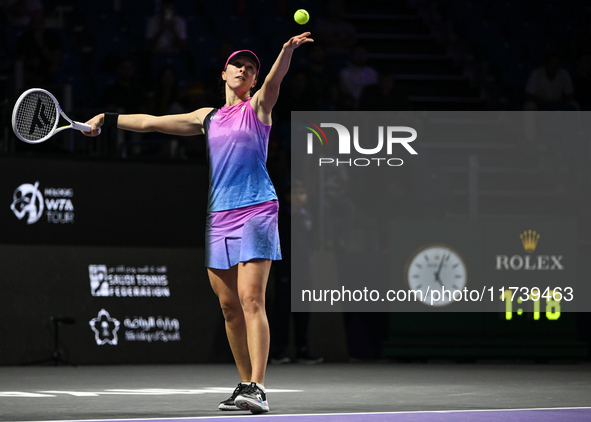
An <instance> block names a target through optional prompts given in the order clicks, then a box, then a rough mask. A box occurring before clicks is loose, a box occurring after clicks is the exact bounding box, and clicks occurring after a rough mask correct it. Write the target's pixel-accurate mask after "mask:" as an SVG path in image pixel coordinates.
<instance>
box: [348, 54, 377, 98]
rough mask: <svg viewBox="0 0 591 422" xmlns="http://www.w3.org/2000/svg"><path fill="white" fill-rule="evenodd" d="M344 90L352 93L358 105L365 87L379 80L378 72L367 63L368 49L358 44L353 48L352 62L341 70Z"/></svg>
mask: <svg viewBox="0 0 591 422" xmlns="http://www.w3.org/2000/svg"><path fill="white" fill-rule="evenodd" d="M339 76H340V81H341V85H342V88H343V91H344V92H346V93H347V94H349V95H351V96H352V97H353V98H354V100H355V107H357V106H358V103H359V98H360V97H361V91H362V90H363V87H365V86H367V85H371V84H375V83H377V82H378V73H377V72H376V70H375V69H374V68H373V67H371V66H368V65H367V50H366V48H365V47H363V46H359V45H358V46H356V47H355V48H353V50H352V54H351V62H350V63H349V65H347V67H345V68H344V69H342V70H341V72H340V75H339Z"/></svg>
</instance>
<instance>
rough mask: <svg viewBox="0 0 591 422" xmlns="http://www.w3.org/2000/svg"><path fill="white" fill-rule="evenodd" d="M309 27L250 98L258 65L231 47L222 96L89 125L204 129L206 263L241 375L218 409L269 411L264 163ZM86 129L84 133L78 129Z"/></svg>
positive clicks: (271, 215)
mask: <svg viewBox="0 0 591 422" xmlns="http://www.w3.org/2000/svg"><path fill="white" fill-rule="evenodd" d="M309 36H310V32H304V33H303V34H301V35H298V36H295V37H292V38H291V39H290V40H289V41H287V42H286V43H285V44H284V45H283V48H282V50H281V52H280V53H279V56H278V57H277V60H276V61H275V63H274V64H273V67H272V68H271V70H270V71H269V74H268V75H267V77H266V79H265V82H264V83H263V85H262V87H261V89H260V90H258V91H257V92H256V93H255V94H254V95H253V96H252V97H251V89H252V88H254V87H255V85H256V84H257V79H258V75H259V71H260V62H259V59H258V57H257V56H256V55H255V54H254V53H253V52H252V51H249V50H240V51H236V52H234V53H232V54H231V55H230V57H229V58H228V60H227V62H226V65H225V67H224V70H223V71H222V79H223V80H224V82H225V93H226V103H225V105H224V106H223V107H222V108H220V109H214V108H211V107H207V108H201V109H199V110H196V111H193V112H191V113H187V114H178V115H168V116H151V115H146V114H133V115H118V114H115V113H104V114H99V115H97V116H95V117H93V118H92V119H90V120H89V121H88V122H87V124H89V125H91V128H92V130H91V132H89V133H85V134H86V135H87V136H96V135H98V128H100V127H101V126H114V127H117V128H119V129H124V130H130V131H134V132H153V131H156V132H162V133H166V134H172V135H186V136H191V135H197V134H201V133H203V134H205V138H206V141H207V145H208V152H209V161H210V172H209V174H210V181H209V202H208V216H207V223H206V266H207V267H208V268H207V271H208V275H209V280H210V283H211V286H212V288H213V290H214V292H215V293H216V295H217V296H218V298H219V301H220V305H221V308H222V312H223V315H224V319H225V324H226V333H227V336H228V341H229V343H230V348H231V349H232V353H233V356H234V360H235V361H236V366H237V367H238V373H239V375H240V378H241V382H240V383H239V384H238V387H236V389H235V390H234V392H233V394H232V395H231V396H230V398H228V399H227V400H225V401H223V402H221V403H220V405H219V409H221V410H241V409H245V410H250V411H251V412H252V413H262V412H268V411H269V405H268V403H267V397H266V393H265V387H264V383H265V370H266V367H267V359H268V355H269V343H270V334H269V323H268V321H267V315H266V312H265V291H266V288H267V280H268V277H269V271H270V268H271V262H272V261H273V260H278V259H281V250H280V246H279V234H278V229H277V216H278V209H279V207H278V202H277V194H276V193H275V189H274V187H273V184H272V183H271V179H270V178H269V174H268V172H267V168H266V161H267V148H268V141H269V132H270V131H271V111H272V109H273V106H274V105H275V103H276V102H277V98H278V96H279V86H280V84H281V82H282V80H283V78H284V76H285V74H286V73H287V71H288V69H289V65H290V61H291V57H292V54H293V51H294V50H295V49H296V48H298V47H299V46H300V45H302V44H305V43H308V42H312V41H313V40H312V39H311V38H309ZM83 133H84V132H83Z"/></svg>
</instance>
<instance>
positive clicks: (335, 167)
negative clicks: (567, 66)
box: [291, 112, 591, 319]
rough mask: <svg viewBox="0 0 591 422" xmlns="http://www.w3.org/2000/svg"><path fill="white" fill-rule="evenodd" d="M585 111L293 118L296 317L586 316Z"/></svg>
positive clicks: (589, 229) (588, 188)
mask: <svg viewBox="0 0 591 422" xmlns="http://www.w3.org/2000/svg"><path fill="white" fill-rule="evenodd" d="M589 117H591V115H589V113H587V112H580V113H578V112H577V113H575V112H293V113H292V128H291V129H292V132H291V135H292V143H291V145H292V147H291V150H292V180H291V188H292V191H291V205H292V213H291V218H292V221H291V227H292V242H291V248H292V253H291V259H292V265H291V270H292V273H291V276H292V280H291V281H292V284H291V287H292V290H291V298H292V310H293V311H319V312H343V311H344V312H507V313H508V315H509V314H513V313H515V315H517V313H523V312H528V313H533V318H534V319H535V318H540V317H544V318H548V319H551V318H557V316H558V315H560V312H582V311H589V310H590V309H591V308H590V306H589V304H588V300H587V298H588V297H590V296H589V294H590V293H591V289H590V288H589V283H588V281H587V280H585V279H584V278H583V277H582V275H580V274H578V271H577V267H578V265H579V264H578V260H579V256H581V253H582V249H581V248H580V247H579V246H580V245H581V244H584V242H585V239H588V238H591V224H590V217H589V215H590V214H589V212H590V211H591V201H590V198H591V195H590V194H591V171H590V168H591V166H590V165H589V164H591V160H590V154H589V147H590V145H589V139H591V126H590V124H589V122H590V121H591V119H589Z"/></svg>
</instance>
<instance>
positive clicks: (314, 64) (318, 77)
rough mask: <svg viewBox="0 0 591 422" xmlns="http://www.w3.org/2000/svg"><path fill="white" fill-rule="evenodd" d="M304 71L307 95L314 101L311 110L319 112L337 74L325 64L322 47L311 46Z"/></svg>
mask: <svg viewBox="0 0 591 422" xmlns="http://www.w3.org/2000/svg"><path fill="white" fill-rule="evenodd" d="M304 71H305V74H306V76H307V78H308V86H309V93H310V95H311V96H312V97H313V99H314V106H313V108H312V110H321V109H322V108H321V104H322V103H323V102H325V101H326V99H327V98H328V97H329V96H330V91H331V86H332V85H334V84H335V81H337V78H338V74H337V73H336V72H334V71H333V70H332V69H331V68H330V67H329V66H328V64H327V60H326V52H325V51H324V47H322V45H320V44H317V43H314V44H312V46H311V47H310V53H309V56H308V63H307V66H306V68H305V70H304Z"/></svg>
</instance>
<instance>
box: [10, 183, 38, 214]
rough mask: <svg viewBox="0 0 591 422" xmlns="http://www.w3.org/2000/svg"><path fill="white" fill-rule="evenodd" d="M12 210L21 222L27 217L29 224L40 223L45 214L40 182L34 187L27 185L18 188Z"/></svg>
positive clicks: (13, 196) (14, 195)
mask: <svg viewBox="0 0 591 422" xmlns="http://www.w3.org/2000/svg"><path fill="white" fill-rule="evenodd" d="M10 209H11V210H12V212H13V213H14V215H16V218H18V219H19V220H22V219H23V218H24V217H25V216H26V217H27V224H33V223H36V222H37V221H39V219H40V218H41V215H42V214H43V195H41V192H39V182H35V184H34V185H31V184H29V183H25V184H23V185H20V186H19V187H18V188H16V190H15V191H14V194H13V195H12V204H11V205H10Z"/></svg>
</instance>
